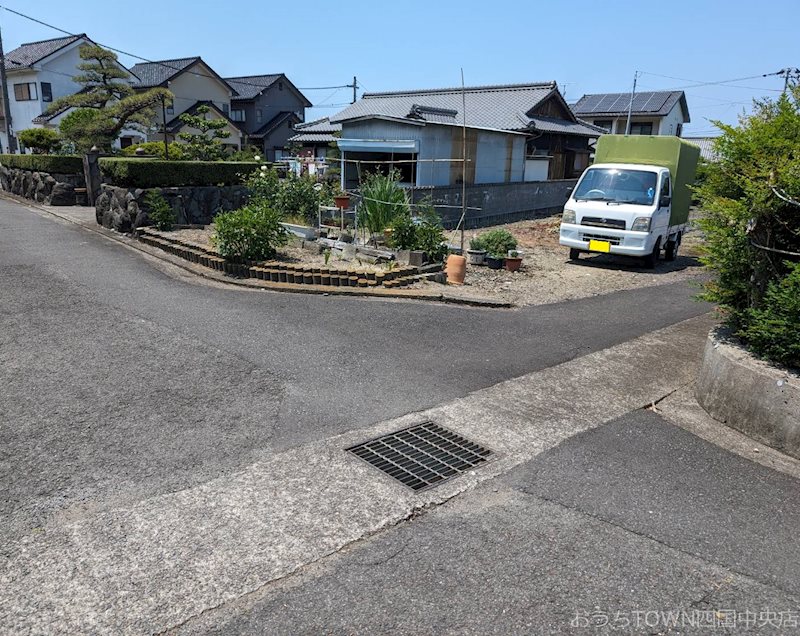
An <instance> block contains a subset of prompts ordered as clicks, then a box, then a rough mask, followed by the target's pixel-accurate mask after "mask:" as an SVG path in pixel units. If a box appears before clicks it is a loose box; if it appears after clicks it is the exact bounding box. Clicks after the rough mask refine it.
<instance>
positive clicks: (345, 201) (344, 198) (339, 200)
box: [333, 194, 350, 210]
mask: <svg viewBox="0 0 800 636" xmlns="http://www.w3.org/2000/svg"><path fill="white" fill-rule="evenodd" d="M333 202H334V204H335V205H336V207H337V208H340V209H342V210H346V209H347V207H348V206H349V205H350V197H349V196H348V195H346V194H340V195H339V196H338V197H333Z"/></svg>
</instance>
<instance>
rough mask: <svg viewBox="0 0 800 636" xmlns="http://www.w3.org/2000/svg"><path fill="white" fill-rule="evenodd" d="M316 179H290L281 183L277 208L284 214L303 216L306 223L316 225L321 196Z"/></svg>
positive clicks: (277, 197) (276, 203)
mask: <svg viewBox="0 0 800 636" xmlns="http://www.w3.org/2000/svg"><path fill="white" fill-rule="evenodd" d="M316 186H317V184H316V181H314V179H311V178H309V177H295V176H292V177H289V178H288V179H284V180H283V181H281V182H280V187H279V188H278V191H277V196H276V201H275V206H276V207H277V209H278V210H280V211H281V212H282V213H283V214H286V215H291V214H298V215H301V216H302V217H303V218H304V219H305V222H306V223H308V224H309V225H314V224H316V222H317V214H318V213H319V201H320V194H319V190H318V189H317V187H316Z"/></svg>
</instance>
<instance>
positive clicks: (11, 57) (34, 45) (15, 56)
mask: <svg viewBox="0 0 800 636" xmlns="http://www.w3.org/2000/svg"><path fill="white" fill-rule="evenodd" d="M78 40H89V38H88V36H87V35H86V34H85V33H79V34H78V35H67V36H64V37H60V38H53V39H51V40H39V41H38V42H27V43H25V44H20V45H19V46H18V47H17V48H15V49H14V50H13V51H9V52H8V53H6V55H5V58H6V69H8V70H14V69H17V68H25V67H30V66H33V65H34V64H36V62H38V61H40V60H43V59H44V58H46V57H47V56H48V55H52V54H53V53H55V52H56V51H58V50H60V49H63V48H64V47H65V46H68V45H70V44H72V43H73V42H76V41H78ZM89 41H90V42H91V40H89Z"/></svg>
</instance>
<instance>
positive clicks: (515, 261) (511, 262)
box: [506, 256, 522, 272]
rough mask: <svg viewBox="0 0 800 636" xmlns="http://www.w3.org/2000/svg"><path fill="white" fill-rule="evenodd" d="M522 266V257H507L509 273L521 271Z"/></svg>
mask: <svg viewBox="0 0 800 636" xmlns="http://www.w3.org/2000/svg"><path fill="white" fill-rule="evenodd" d="M521 265H522V257H521V256H506V269H507V270H508V271H509V272H517V271H519V268H520V266H521Z"/></svg>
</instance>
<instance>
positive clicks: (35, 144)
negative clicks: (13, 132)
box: [17, 128, 61, 154]
mask: <svg viewBox="0 0 800 636" xmlns="http://www.w3.org/2000/svg"><path fill="white" fill-rule="evenodd" d="M17 139H19V141H20V143H21V144H23V145H24V146H26V147H28V148H30V149H31V150H33V152H34V154H47V153H50V152H52V151H54V150H56V149H57V148H59V147H60V146H61V137H59V135H58V133H57V132H56V131H55V130H51V129H50V128H28V129H27V130H20V131H19V132H18V133H17Z"/></svg>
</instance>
